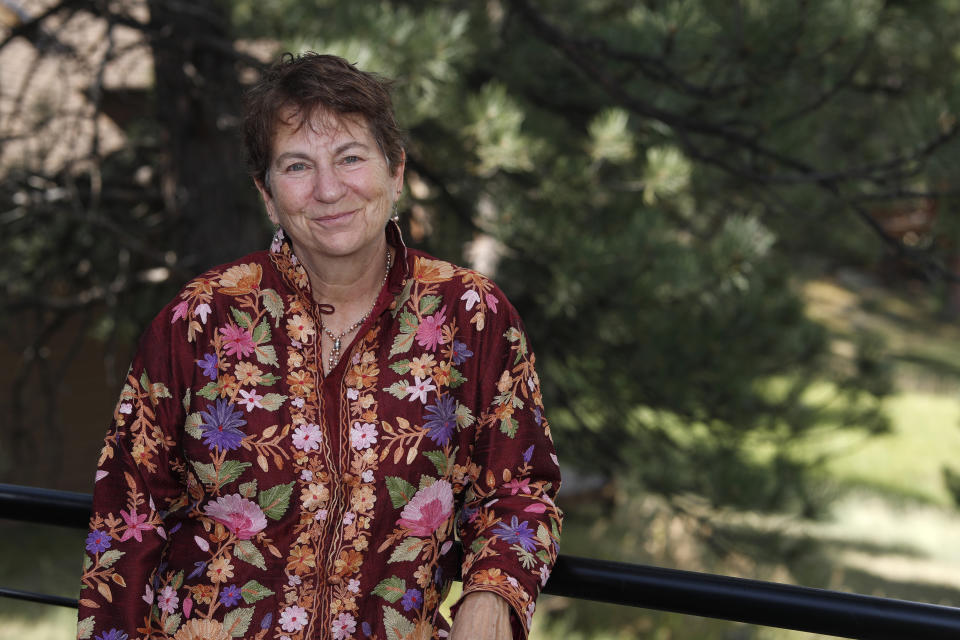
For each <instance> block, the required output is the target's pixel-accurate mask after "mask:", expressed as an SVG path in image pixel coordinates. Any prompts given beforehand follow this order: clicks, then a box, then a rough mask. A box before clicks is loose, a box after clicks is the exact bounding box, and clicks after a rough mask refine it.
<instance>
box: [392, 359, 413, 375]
mask: <svg viewBox="0 0 960 640" xmlns="http://www.w3.org/2000/svg"><path fill="white" fill-rule="evenodd" d="M390 368H391V369H393V370H394V371H395V372H396V373H399V374H400V375H405V374H406V373H408V372H409V371H410V361H409V360H398V361H397V362H394V363H393V364H391V365H390Z"/></svg>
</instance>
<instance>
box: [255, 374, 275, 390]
mask: <svg viewBox="0 0 960 640" xmlns="http://www.w3.org/2000/svg"><path fill="white" fill-rule="evenodd" d="M278 380H280V376H277V375H274V374H272V373H265V374H263V375H262V376H260V385H259V386H261V387H272V386H273V385H275V384H277V381H278Z"/></svg>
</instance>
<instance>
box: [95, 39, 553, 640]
mask: <svg viewBox="0 0 960 640" xmlns="http://www.w3.org/2000/svg"><path fill="white" fill-rule="evenodd" d="M245 128H246V141H247V146H248V153H249V156H250V162H251V168H252V173H253V178H254V181H255V183H256V185H257V188H258V189H259V190H260V193H261V195H262V197H263V201H264V205H265V207H266V210H267V215H268V216H269V217H270V220H271V221H273V223H274V224H275V225H276V226H277V229H276V233H275V235H274V238H273V242H272V243H271V247H270V251H269V252H266V251H262V252H258V253H254V254H251V255H248V256H245V257H243V258H241V259H240V260H237V261H235V262H234V263H231V264H226V265H222V266H220V267H217V268H215V269H213V270H211V271H210V272H208V273H206V274H204V275H202V276H200V277H198V278H196V279H194V280H193V281H191V282H190V283H188V284H187V285H186V286H185V287H184V288H183V290H182V291H181V292H180V294H179V295H178V296H177V298H176V299H175V300H174V301H172V302H171V303H170V304H169V305H168V306H167V307H166V308H165V309H164V310H163V311H161V312H160V314H159V315H158V316H157V318H156V320H155V321H154V322H153V323H152V324H151V326H150V328H149V329H148V330H147V332H146V334H145V335H144V337H143V339H142V341H141V344H140V349H139V351H138V353H137V356H136V358H135V359H134V362H133V364H132V366H131V370H130V374H129V376H128V378H127V383H126V385H125V386H124V388H123V391H122V392H121V397H120V402H119V403H118V405H117V409H116V410H115V412H114V416H113V418H114V423H113V425H112V426H111V429H110V432H109V433H108V436H107V439H106V441H105V443H104V447H103V452H102V455H101V457H100V465H99V466H100V468H99V470H98V472H97V484H96V488H95V491H94V514H93V517H92V519H91V523H90V529H91V531H90V534H89V537H88V538H87V547H86V548H87V557H86V561H85V564H84V571H83V577H82V581H83V591H82V594H81V600H80V605H81V606H80V609H81V612H80V632H79V636H80V637H81V638H95V639H96V640H108V639H109V638H118V639H119V638H127V637H129V638H133V637H147V638H150V639H159V638H174V639H175V640H183V639H185V638H199V637H204V638H219V637H232V638H240V637H243V638H251V639H254V638H255V639H256V640H262V639H263V638H273V639H278V638H279V639H283V638H286V639H289V640H306V639H307V638H311V639H312V638H333V639H335V640H346V639H348V638H358V639H359V638H377V639H380V640H400V639H411V640H413V639H417V640H426V639H427V638H448V637H449V638H452V639H453V640H466V639H467V638H469V639H470V640H505V639H506V638H510V637H518V638H519V637H524V636H525V635H526V633H527V630H528V629H529V625H530V621H531V616H532V615H533V611H534V607H535V602H536V598H537V595H538V593H539V590H540V588H541V587H542V586H543V584H545V583H546V580H547V577H548V576H549V575H550V569H551V567H552V565H553V562H554V561H555V559H556V554H557V550H558V544H559V536H560V521H561V514H560V511H559V509H558V508H557V507H556V505H555V504H554V502H553V498H554V496H555V495H556V492H557V489H558V488H559V482H560V476H559V466H558V461H557V457H556V454H555V453H554V448H553V443H552V440H551V437H550V426H549V424H548V422H547V421H546V419H545V418H544V411H543V403H542V397H541V394H540V386H539V378H538V377H537V373H536V370H535V368H534V365H535V362H536V360H535V357H534V355H533V353H532V352H531V351H530V349H529V342H528V340H527V337H526V336H525V334H524V333H523V325H522V322H521V321H520V318H519V317H518V316H517V314H516V311H515V310H514V309H513V307H512V306H510V304H509V303H508V302H507V301H506V300H505V298H504V297H503V294H502V293H501V292H500V290H499V289H498V288H497V287H496V286H495V285H494V284H493V283H492V282H490V281H489V280H488V279H486V278H485V277H484V276H482V275H480V274H478V273H476V272H474V271H470V270H469V269H464V268H461V267H457V266H455V265H452V264H449V263H446V262H441V261H439V260H435V259H434V258H431V257H430V256H427V255H425V254H423V253H420V252H417V251H413V250H409V249H407V248H406V247H405V246H404V244H403V241H402V239H401V237H400V231H399V227H398V226H397V224H396V223H395V221H393V220H391V211H392V210H393V209H394V206H395V204H396V201H397V198H398V197H399V196H400V193H401V191H402V188H403V170H404V162H405V156H404V151H403V147H402V145H401V144H400V135H399V129H398V128H397V126H396V123H395V122H394V120H393V113H392V110H391V107H390V98H389V94H388V92H387V90H386V86H385V84H384V83H383V82H382V81H381V80H380V79H378V78H376V77H375V76H372V75H370V74H368V73H365V72H363V71H359V70H357V69H356V68H354V67H353V66H351V65H349V64H348V63H347V62H345V61H343V60H341V59H339V58H334V57H332V56H322V55H317V54H305V55H303V56H300V57H293V56H289V57H286V58H284V59H283V60H282V61H281V62H280V63H279V64H278V65H277V66H275V67H274V68H273V69H271V70H270V71H269V72H268V73H267V74H266V75H265V77H264V78H263V80H262V81H261V83H260V84H258V85H257V86H256V87H255V88H254V89H253V90H252V92H251V94H250V97H249V101H248V112H247V118H246V121H245ZM457 536H459V537H460V539H461V540H462V541H463V546H464V548H465V552H466V553H465V556H464V558H462V564H461V566H460V569H461V570H462V574H463V579H464V587H463V593H464V596H463V598H462V599H461V601H460V602H459V603H458V605H456V607H455V611H456V613H455V616H454V624H453V628H452V629H450V628H449V626H448V623H447V622H446V620H444V619H443V617H442V616H441V615H440V613H439V610H440V603H441V602H442V601H443V598H444V596H445V595H446V593H447V590H448V588H449V586H450V582H451V580H452V578H453V576H454V575H456V573H457V569H458V566H457V565H458V563H460V562H461V559H460V558H457V557H455V554H454V552H453V549H454V544H453V543H454V539H455V538H456V537H457Z"/></svg>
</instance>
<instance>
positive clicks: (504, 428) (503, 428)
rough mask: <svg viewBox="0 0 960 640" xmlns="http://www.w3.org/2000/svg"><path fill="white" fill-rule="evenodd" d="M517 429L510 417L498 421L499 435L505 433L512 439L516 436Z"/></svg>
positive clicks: (516, 424)
mask: <svg viewBox="0 0 960 640" xmlns="http://www.w3.org/2000/svg"><path fill="white" fill-rule="evenodd" d="M519 428H520V425H519V424H518V423H517V421H516V420H515V419H513V418H512V417H510V418H504V419H503V420H501V421H500V433H505V434H507V436H508V437H510V438H513V437H515V436H516V435H517V429H519Z"/></svg>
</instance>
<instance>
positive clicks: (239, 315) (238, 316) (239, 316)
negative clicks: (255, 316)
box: [230, 307, 253, 329]
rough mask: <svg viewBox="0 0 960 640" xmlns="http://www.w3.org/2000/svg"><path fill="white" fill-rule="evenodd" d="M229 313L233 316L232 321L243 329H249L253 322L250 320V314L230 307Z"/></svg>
mask: <svg viewBox="0 0 960 640" xmlns="http://www.w3.org/2000/svg"><path fill="white" fill-rule="evenodd" d="M230 313H231V314H233V319H234V320H236V321H237V324H238V325H240V326H241V327H242V328H244V329H249V328H250V325H251V324H252V323H253V320H252V319H251V318H250V314H249V313H247V312H246V311H240V310H238V309H235V308H233V307H230Z"/></svg>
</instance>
